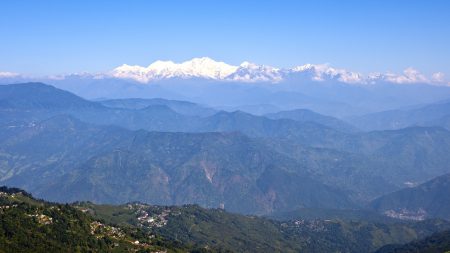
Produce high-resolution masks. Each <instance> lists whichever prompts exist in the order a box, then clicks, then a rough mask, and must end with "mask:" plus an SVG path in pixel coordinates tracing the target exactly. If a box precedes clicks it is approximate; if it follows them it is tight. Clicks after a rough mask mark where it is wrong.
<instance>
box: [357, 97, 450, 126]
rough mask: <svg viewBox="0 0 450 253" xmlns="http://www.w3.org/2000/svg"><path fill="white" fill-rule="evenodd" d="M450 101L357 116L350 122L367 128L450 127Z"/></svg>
mask: <svg viewBox="0 0 450 253" xmlns="http://www.w3.org/2000/svg"><path fill="white" fill-rule="evenodd" d="M449 119H450V102H448V101H443V102H439V103H433V104H430V105H425V106H421V107H419V108H414V109H404V110H391V111H383V112H378V113H373V114H368V115H364V116H361V117H355V118H353V119H351V120H350V122H351V123H352V124H354V125H356V126H358V127H360V128H361V129H365V130H388V129H400V128H405V127H408V126H442V127H445V128H447V129H450V120H449Z"/></svg>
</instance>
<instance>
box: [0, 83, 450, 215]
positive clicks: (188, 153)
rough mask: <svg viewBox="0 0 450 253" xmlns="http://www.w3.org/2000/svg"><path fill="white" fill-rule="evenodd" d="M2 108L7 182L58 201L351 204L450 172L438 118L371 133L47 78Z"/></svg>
mask: <svg viewBox="0 0 450 253" xmlns="http://www.w3.org/2000/svg"><path fill="white" fill-rule="evenodd" d="M0 115H1V117H0V128H1V132H0V143H1V146H0V160H1V163H0V180H1V181H2V182H3V183H5V184H8V185H12V186H16V187H21V188H24V189H26V190H29V191H31V192H33V193H34V194H35V195H36V196H38V197H41V198H45V199H49V200H52V201H62V202H65V201H76V200H90V201H95V202H100V203H124V202H128V201H144V202H148V203H153V204H163V205H175V204H177V205H178V204H188V203H197V204H201V205H202V206H205V207H224V208H225V209H227V210H230V211H234V212H241V213H254V214H270V213H272V212H283V211H294V210H296V209H299V208H328V209H336V208H337V209H348V208H361V207H364V206H366V204H367V203H368V202H369V201H371V200H373V199H375V198H377V197H380V196H382V195H384V194H387V193H390V192H393V191H396V190H399V189H401V188H403V187H405V186H408V185H411V184H418V183H422V182H424V181H425V180H428V179H432V178H434V177H437V176H440V175H443V174H446V173H449V167H448V164H450V157H448V155H447V154H448V153H449V152H450V132H449V131H447V130H445V129H443V128H437V127H432V126H431V127H410V128H404V129H398V130H389V131H374V132H362V131H359V130H358V129H356V128H355V127H353V126H352V125H350V124H348V123H346V122H344V121H342V120H340V119H337V118H333V117H330V116H324V115H320V114H318V113H314V112H311V111H308V110H295V111H287V112H285V111H282V112H279V113H274V114H268V115H266V116H255V115H252V114H249V113H244V112H240V111H235V112H226V111H216V110H214V109H210V108H207V107H205V106H202V105H198V104H194V103H190V102H183V101H174V100H164V99H125V100H104V101H99V102H95V101H88V100H85V99H82V98H80V97H78V96H76V95H73V94H71V93H69V92H67V91H63V90H60V89H56V88H54V87H52V86H48V85H44V84H39V83H28V84H15V85H2V86H0ZM161 131H164V132H161ZM29 178H33V179H34V180H29ZM54 189H58V191H55V190H54ZM118 189H120V191H118ZM431 217H433V216H431Z"/></svg>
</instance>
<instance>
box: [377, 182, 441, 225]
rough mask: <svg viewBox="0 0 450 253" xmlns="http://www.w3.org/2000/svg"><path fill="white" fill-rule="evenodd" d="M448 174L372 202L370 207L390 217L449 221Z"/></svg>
mask: <svg viewBox="0 0 450 253" xmlns="http://www.w3.org/2000/svg"><path fill="white" fill-rule="evenodd" d="M449 192H450V174H447V175H444V176H440V177H437V178H435V179H433V180H430V181H428V182H426V183H423V184H421V185H419V186H416V187H413V188H407V189H403V190H400V191H397V192H394V193H391V194H388V195H386V196H382V197H380V198H378V199H376V200H374V201H373V202H372V203H371V204H370V206H371V207H372V208H374V209H375V210H377V211H378V212H384V213H385V214H388V215H391V216H399V215H401V216H404V217H405V218H408V217H409V216H411V217H417V216H418V217H423V218H428V217H439V218H444V219H450V199H449V198H448V194H449Z"/></svg>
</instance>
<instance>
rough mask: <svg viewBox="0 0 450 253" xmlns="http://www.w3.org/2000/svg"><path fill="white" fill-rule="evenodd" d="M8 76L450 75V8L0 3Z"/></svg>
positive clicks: (400, 0) (427, 0)
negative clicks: (162, 71)
mask: <svg viewBox="0 0 450 253" xmlns="http://www.w3.org/2000/svg"><path fill="white" fill-rule="evenodd" d="M0 36H1V37H0V39H1V44H0V71H11V72H19V73H26V74H63V73H71V72H81V71H88V72H99V71H107V70H110V69H112V68H114V67H116V66H118V65H121V64H124V63H127V64H138V65H143V66H147V65H148V64H150V63H151V62H153V61H155V60H158V59H161V60H173V61H184V60H188V59H191V58H193V57H201V56H209V57H211V58H213V59H216V60H221V61H225V62H227V63H230V64H239V63H241V62H242V61H245V60H247V61H252V62H255V63H260V64H267V65H273V66H277V67H292V66H295V65H301V64H305V63H330V64H331V65H332V66H335V67H341V68H347V69H349V70H354V71H360V72H363V73H368V72H372V71H379V72H385V71H394V72H400V71H402V70H403V69H405V68H407V67H414V68H417V69H419V70H421V71H423V72H424V73H427V74H428V73H432V72H438V71H441V72H444V73H445V74H446V75H447V77H448V76H449V75H450V1H433V0H422V1H418V0H417V1H412V0H409V1H405V0H385V1H382V0H372V1H362V0H359V1H345V0H343V1H337V0H335V1H300V0H297V1H282V0H278V1H275V0H274V1H264V0H259V1H244V0H242V1H231V0H226V1H214V0H210V1H206V0H205V1H187V0H184V1H168V0H165V1H162V0H161V1H137V0H130V1H125V0H124V1H118V0H115V1H113V0H110V1H94V0H89V1H81V0H76V1H75V0H73V1H56V0H55V1H49V0H42V1H33V0H29V1H25V0H3V1H1V2H0Z"/></svg>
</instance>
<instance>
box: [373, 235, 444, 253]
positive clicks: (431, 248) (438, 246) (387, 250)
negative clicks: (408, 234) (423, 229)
mask: <svg viewBox="0 0 450 253" xmlns="http://www.w3.org/2000/svg"><path fill="white" fill-rule="evenodd" d="M449 251H450V230H449V231H444V232H438V233H435V234H433V235H431V236H428V237H426V238H425V239H422V240H415V241H413V242H410V243H407V244H404V245H386V246H384V247H382V248H381V249H379V250H377V251H376V253H410V252H420V253H442V252H449Z"/></svg>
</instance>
